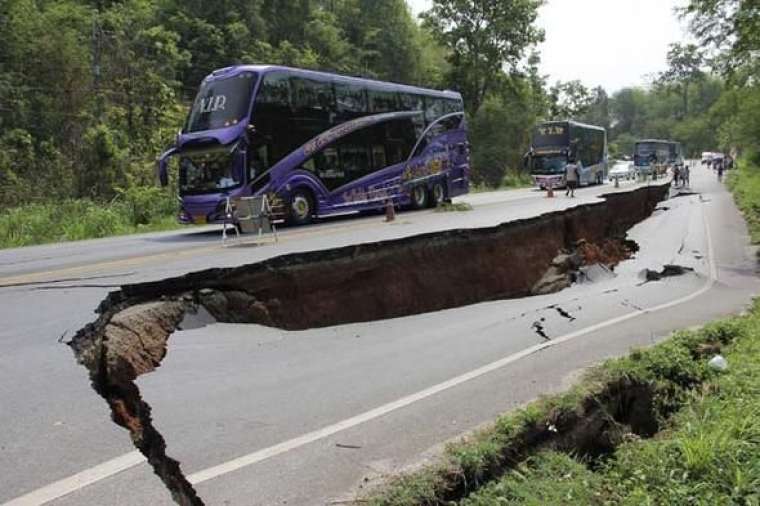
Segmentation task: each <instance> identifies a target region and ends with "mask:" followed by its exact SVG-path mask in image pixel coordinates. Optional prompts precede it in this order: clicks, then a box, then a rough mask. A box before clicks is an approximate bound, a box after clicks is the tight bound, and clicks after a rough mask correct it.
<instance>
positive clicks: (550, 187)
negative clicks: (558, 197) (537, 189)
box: [546, 179, 554, 199]
mask: <svg viewBox="0 0 760 506" xmlns="http://www.w3.org/2000/svg"><path fill="white" fill-rule="evenodd" d="M546 198H547V199H553V198H554V184H553V183H552V180H551V179H550V180H549V182H548V183H547V184H546Z"/></svg>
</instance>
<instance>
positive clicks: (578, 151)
mask: <svg viewBox="0 0 760 506" xmlns="http://www.w3.org/2000/svg"><path fill="white" fill-rule="evenodd" d="M569 161H575V162H579V167H580V169H579V173H580V180H579V184H580V185H581V186H586V185H589V184H602V183H604V179H605V177H606V175H607V131H606V130H605V129H604V128H602V127H597V126H592V125H584V124H583V123H578V122H575V121H550V122H546V123H541V124H539V125H536V127H535V128H534V130H533V137H532V139H531V145H530V151H528V153H527V154H526V158H525V162H526V164H527V165H528V167H529V168H530V173H531V176H532V177H533V181H534V182H535V184H536V186H538V187H539V188H546V187H548V186H549V184H551V186H552V187H553V188H559V187H562V186H564V185H565V178H564V174H565V166H566V165H567V164H568V162H569Z"/></svg>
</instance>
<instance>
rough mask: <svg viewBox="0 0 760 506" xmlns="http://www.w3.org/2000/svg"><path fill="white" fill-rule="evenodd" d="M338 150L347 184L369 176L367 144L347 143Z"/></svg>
mask: <svg viewBox="0 0 760 506" xmlns="http://www.w3.org/2000/svg"><path fill="white" fill-rule="evenodd" d="M356 140H359V139H356ZM338 149H339V150H340V159H341V161H342V162H343V172H344V173H345V177H346V182H347V183H349V182H351V181H354V180H356V179H359V178H360V177H362V176H365V175H367V174H369V172H370V165H369V152H368V151H367V145H366V144H361V143H353V142H351V143H349V142H346V143H345V144H341V146H340V147H339V148H338Z"/></svg>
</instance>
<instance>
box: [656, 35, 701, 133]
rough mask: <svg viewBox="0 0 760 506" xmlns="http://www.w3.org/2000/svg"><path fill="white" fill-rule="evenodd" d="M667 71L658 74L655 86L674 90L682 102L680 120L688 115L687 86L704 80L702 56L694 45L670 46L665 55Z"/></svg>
mask: <svg viewBox="0 0 760 506" xmlns="http://www.w3.org/2000/svg"><path fill="white" fill-rule="evenodd" d="M667 62H668V69H667V70H666V71H665V72H662V73H660V74H659V76H658V78H657V84H658V85H659V86H664V87H665V88H666V89H674V90H676V91H677V92H678V93H679V94H680V96H681V99H682V100H683V111H682V113H681V118H685V117H686V116H687V115H688V114H689V86H690V85H691V84H692V83H695V82H697V81H700V80H702V79H703V78H704V72H703V71H702V66H703V65H704V56H703V54H702V51H701V50H700V49H699V48H698V47H697V46H696V45H694V44H685V45H684V44H678V43H676V44H671V45H670V49H669V50H668V55H667Z"/></svg>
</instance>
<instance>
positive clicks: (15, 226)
mask: <svg viewBox="0 0 760 506" xmlns="http://www.w3.org/2000/svg"><path fill="white" fill-rule="evenodd" d="M175 210H176V208H175V205H174V204H173V202H172V198H171V197H170V196H168V195H166V193H165V192H163V191H162V190H161V189H159V188H145V187H134V188H130V189H127V190H123V191H120V194H119V197H118V198H117V199H116V200H115V201H113V202H110V203H98V202H94V201H92V200H89V199H78V200H74V199H68V200H61V201H60V202H55V203H52V202H48V203H44V204H26V205H22V206H18V207H14V208H11V209H7V210H5V211H4V212H3V214H2V216H0V247H2V248H11V247H18V246H29V245H32V244H42V243H50V242H59V241H78V240H82V239H95V238H99V237H108V236H112V235H120V234H129V233H133V232H145V231H151V230H165V229H169V228H174V227H176V226H178V225H177V223H176V221H175V219H174V213H175Z"/></svg>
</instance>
